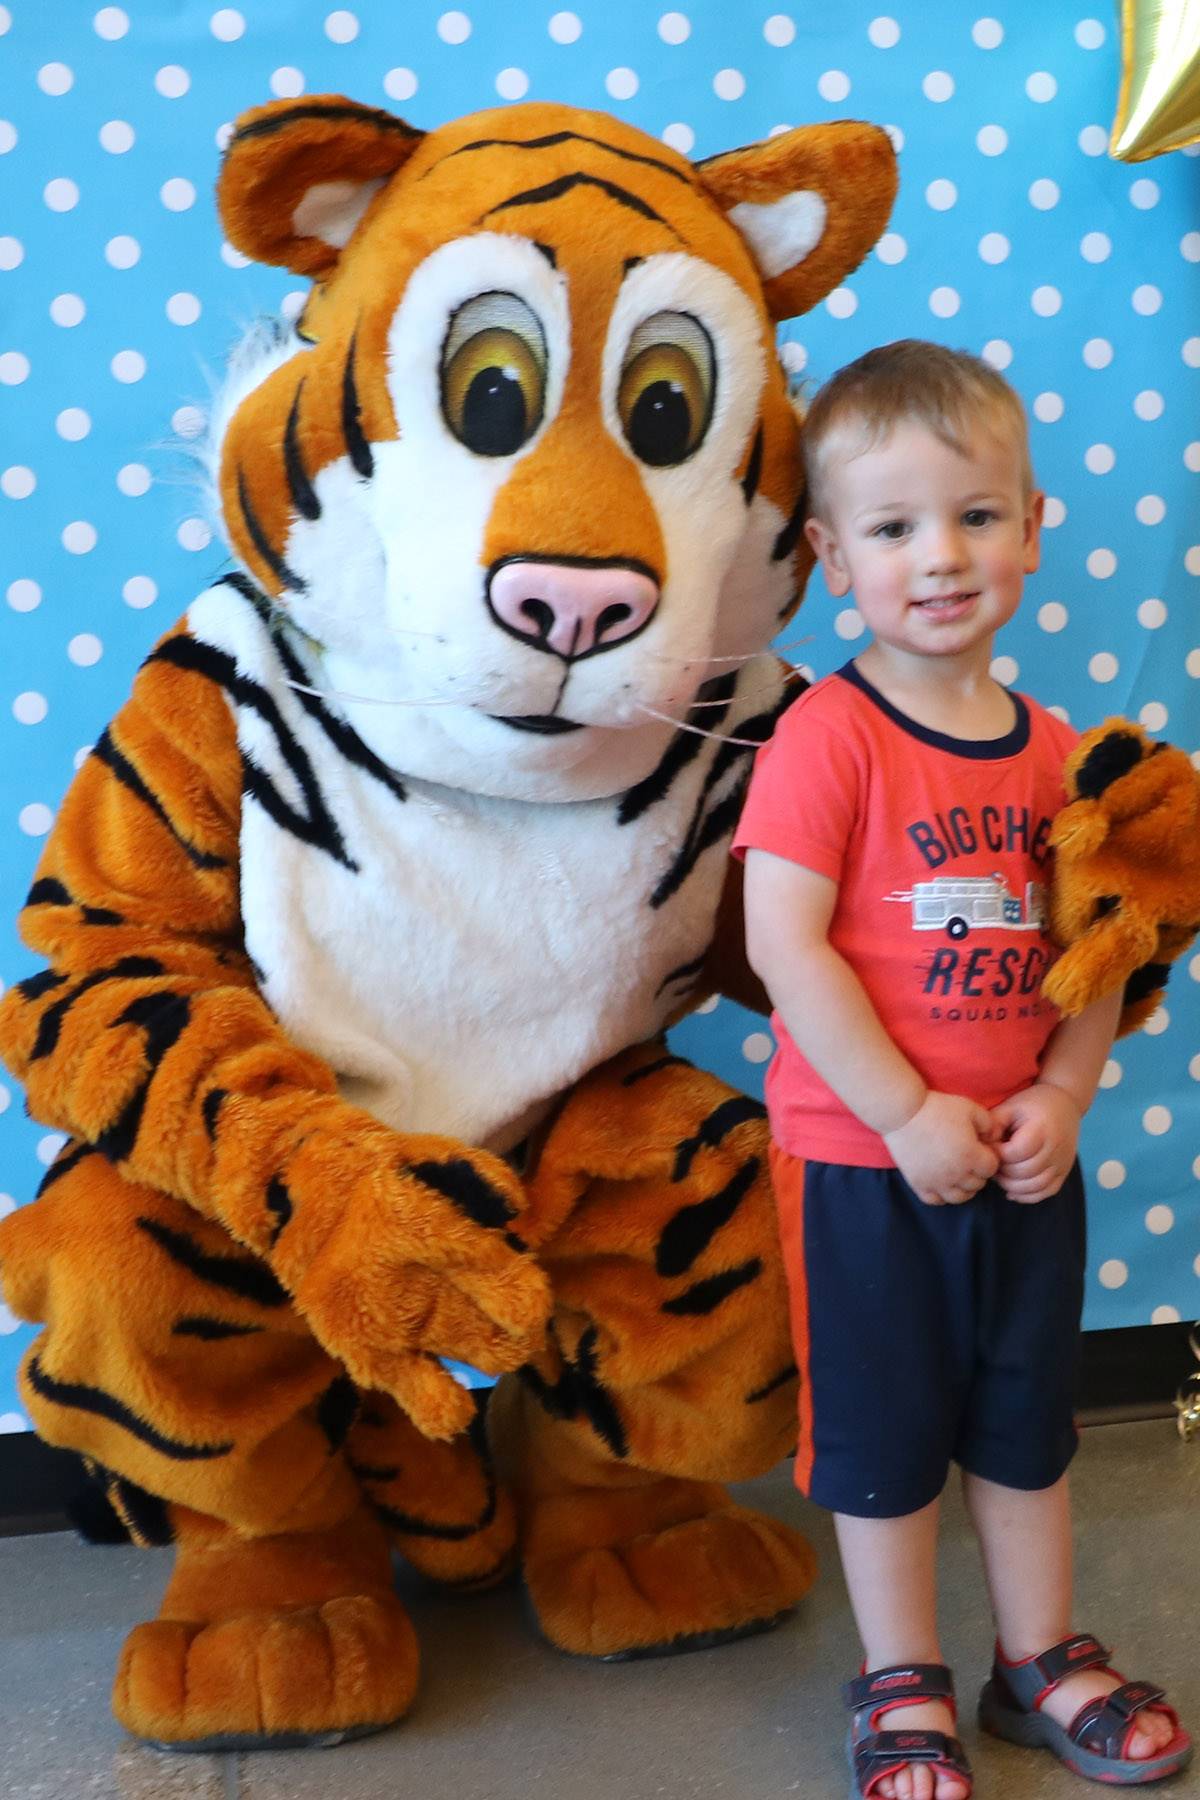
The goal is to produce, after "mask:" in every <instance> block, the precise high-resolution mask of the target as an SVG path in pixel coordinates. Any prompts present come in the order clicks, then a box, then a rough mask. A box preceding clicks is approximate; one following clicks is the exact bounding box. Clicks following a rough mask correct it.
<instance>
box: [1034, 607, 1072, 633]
mask: <svg viewBox="0 0 1200 1800" xmlns="http://www.w3.org/2000/svg"><path fill="white" fill-rule="evenodd" d="M1069 616H1070V615H1069V614H1068V612H1067V609H1066V607H1065V606H1064V605H1063V603H1062V601H1061V600H1047V601H1046V602H1045V604H1044V605H1043V606H1039V607H1038V615H1037V622H1038V624H1039V625H1040V626H1041V628H1042V630H1043V631H1049V632H1055V631H1061V630H1062V629H1063V627H1064V625H1065V624H1066V622H1067V619H1068V617H1069Z"/></svg>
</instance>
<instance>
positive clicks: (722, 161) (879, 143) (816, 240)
mask: <svg viewBox="0 0 1200 1800" xmlns="http://www.w3.org/2000/svg"><path fill="white" fill-rule="evenodd" d="M696 173H697V175H698V176H699V178H700V181H701V182H702V184H703V186H704V188H705V189H706V190H707V192H708V194H709V195H710V196H711V198H712V199H713V200H714V201H715V202H716V204H717V205H718V206H719V207H720V208H721V210H722V212H723V213H725V215H726V217H727V218H728V219H729V222H730V224H732V225H734V226H736V227H737V229H738V231H740V232H741V234H742V236H743V238H745V240H746V243H747V245H748V246H749V249H750V253H751V255H752V256H753V257H754V260H755V262H756V263H757V265H758V270H759V274H760V275H761V276H762V283H763V293H764V295H765V297H766V302H767V308H768V311H769V312H770V315H771V317H772V318H773V319H775V320H779V319H792V318H795V317H796V315H797V314H798V313H802V312H807V311H808V309H809V308H810V307H811V306H815V305H816V303H817V301H818V300H820V299H822V298H823V297H824V296H825V295H826V294H828V293H831V292H832V290H833V289H834V288H835V287H837V285H838V283H839V282H840V281H843V280H844V279H845V277H846V276H847V275H849V273H850V272H851V270H852V269H856V268H857V267H858V265H859V263H860V262H861V261H862V260H863V257H864V256H866V254H867V252H868V250H870V248H871V246H872V244H873V243H874V242H875V240H876V239H877V238H878V236H879V235H880V233H881V232H882V230H883V228H884V226H885V225H886V224H887V221H888V215H889V213H890V212H891V210H892V202H893V200H894V199H895V197H896V186H897V171H896V154H895V151H894V150H893V149H892V142H891V139H890V138H889V137H888V135H887V133H886V132H885V131H882V130H881V129H880V128H879V127H878V126H877V125H864V124H860V123H858V121H856V120H846V121H841V122H839V123H837V124H833V125H801V126H798V127H797V128H796V129H795V130H794V131H785V132H781V133H780V135H779V136H778V137H773V138H766V139H764V141H763V142H762V143H758V144H747V145H746V146H745V147H744V148H743V149H741V150H727V151H725V152H724V153H722V154H721V155H719V156H710V157H708V158H707V159H706V160H705V161H703V162H700V163H697V164H696Z"/></svg>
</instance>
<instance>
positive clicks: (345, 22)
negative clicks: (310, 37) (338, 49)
mask: <svg viewBox="0 0 1200 1800" xmlns="http://www.w3.org/2000/svg"><path fill="white" fill-rule="evenodd" d="M325 36H326V37H327V38H328V39H329V41H330V43H331V44H352V43H353V42H354V40H355V38H356V37H357V36H358V20H357V18H356V17H355V15H354V14H353V13H352V12H346V11H345V10H344V9H339V10H338V11H337V12H331V13H330V14H329V17H328V18H327V19H326V21H325Z"/></svg>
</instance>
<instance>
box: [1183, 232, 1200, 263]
mask: <svg viewBox="0 0 1200 1800" xmlns="http://www.w3.org/2000/svg"><path fill="white" fill-rule="evenodd" d="M1179 253H1180V255H1181V256H1182V257H1183V259H1184V261H1185V262H1190V263H1194V262H1200V231H1188V232H1185V233H1184V235H1183V237H1181V238H1180V240H1179Z"/></svg>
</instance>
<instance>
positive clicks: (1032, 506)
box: [1022, 488, 1046, 575]
mask: <svg viewBox="0 0 1200 1800" xmlns="http://www.w3.org/2000/svg"><path fill="white" fill-rule="evenodd" d="M1045 514H1046V496H1045V494H1043V492H1042V490H1041V489H1040V488H1035V489H1034V490H1033V492H1032V494H1030V496H1029V499H1028V501H1027V502H1026V506H1025V560H1024V563H1023V565H1022V566H1023V568H1024V571H1025V573H1026V575H1032V574H1034V572H1035V571H1036V570H1037V568H1038V566H1039V564H1040V563H1041V560H1042V520H1043V518H1044V517H1045Z"/></svg>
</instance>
